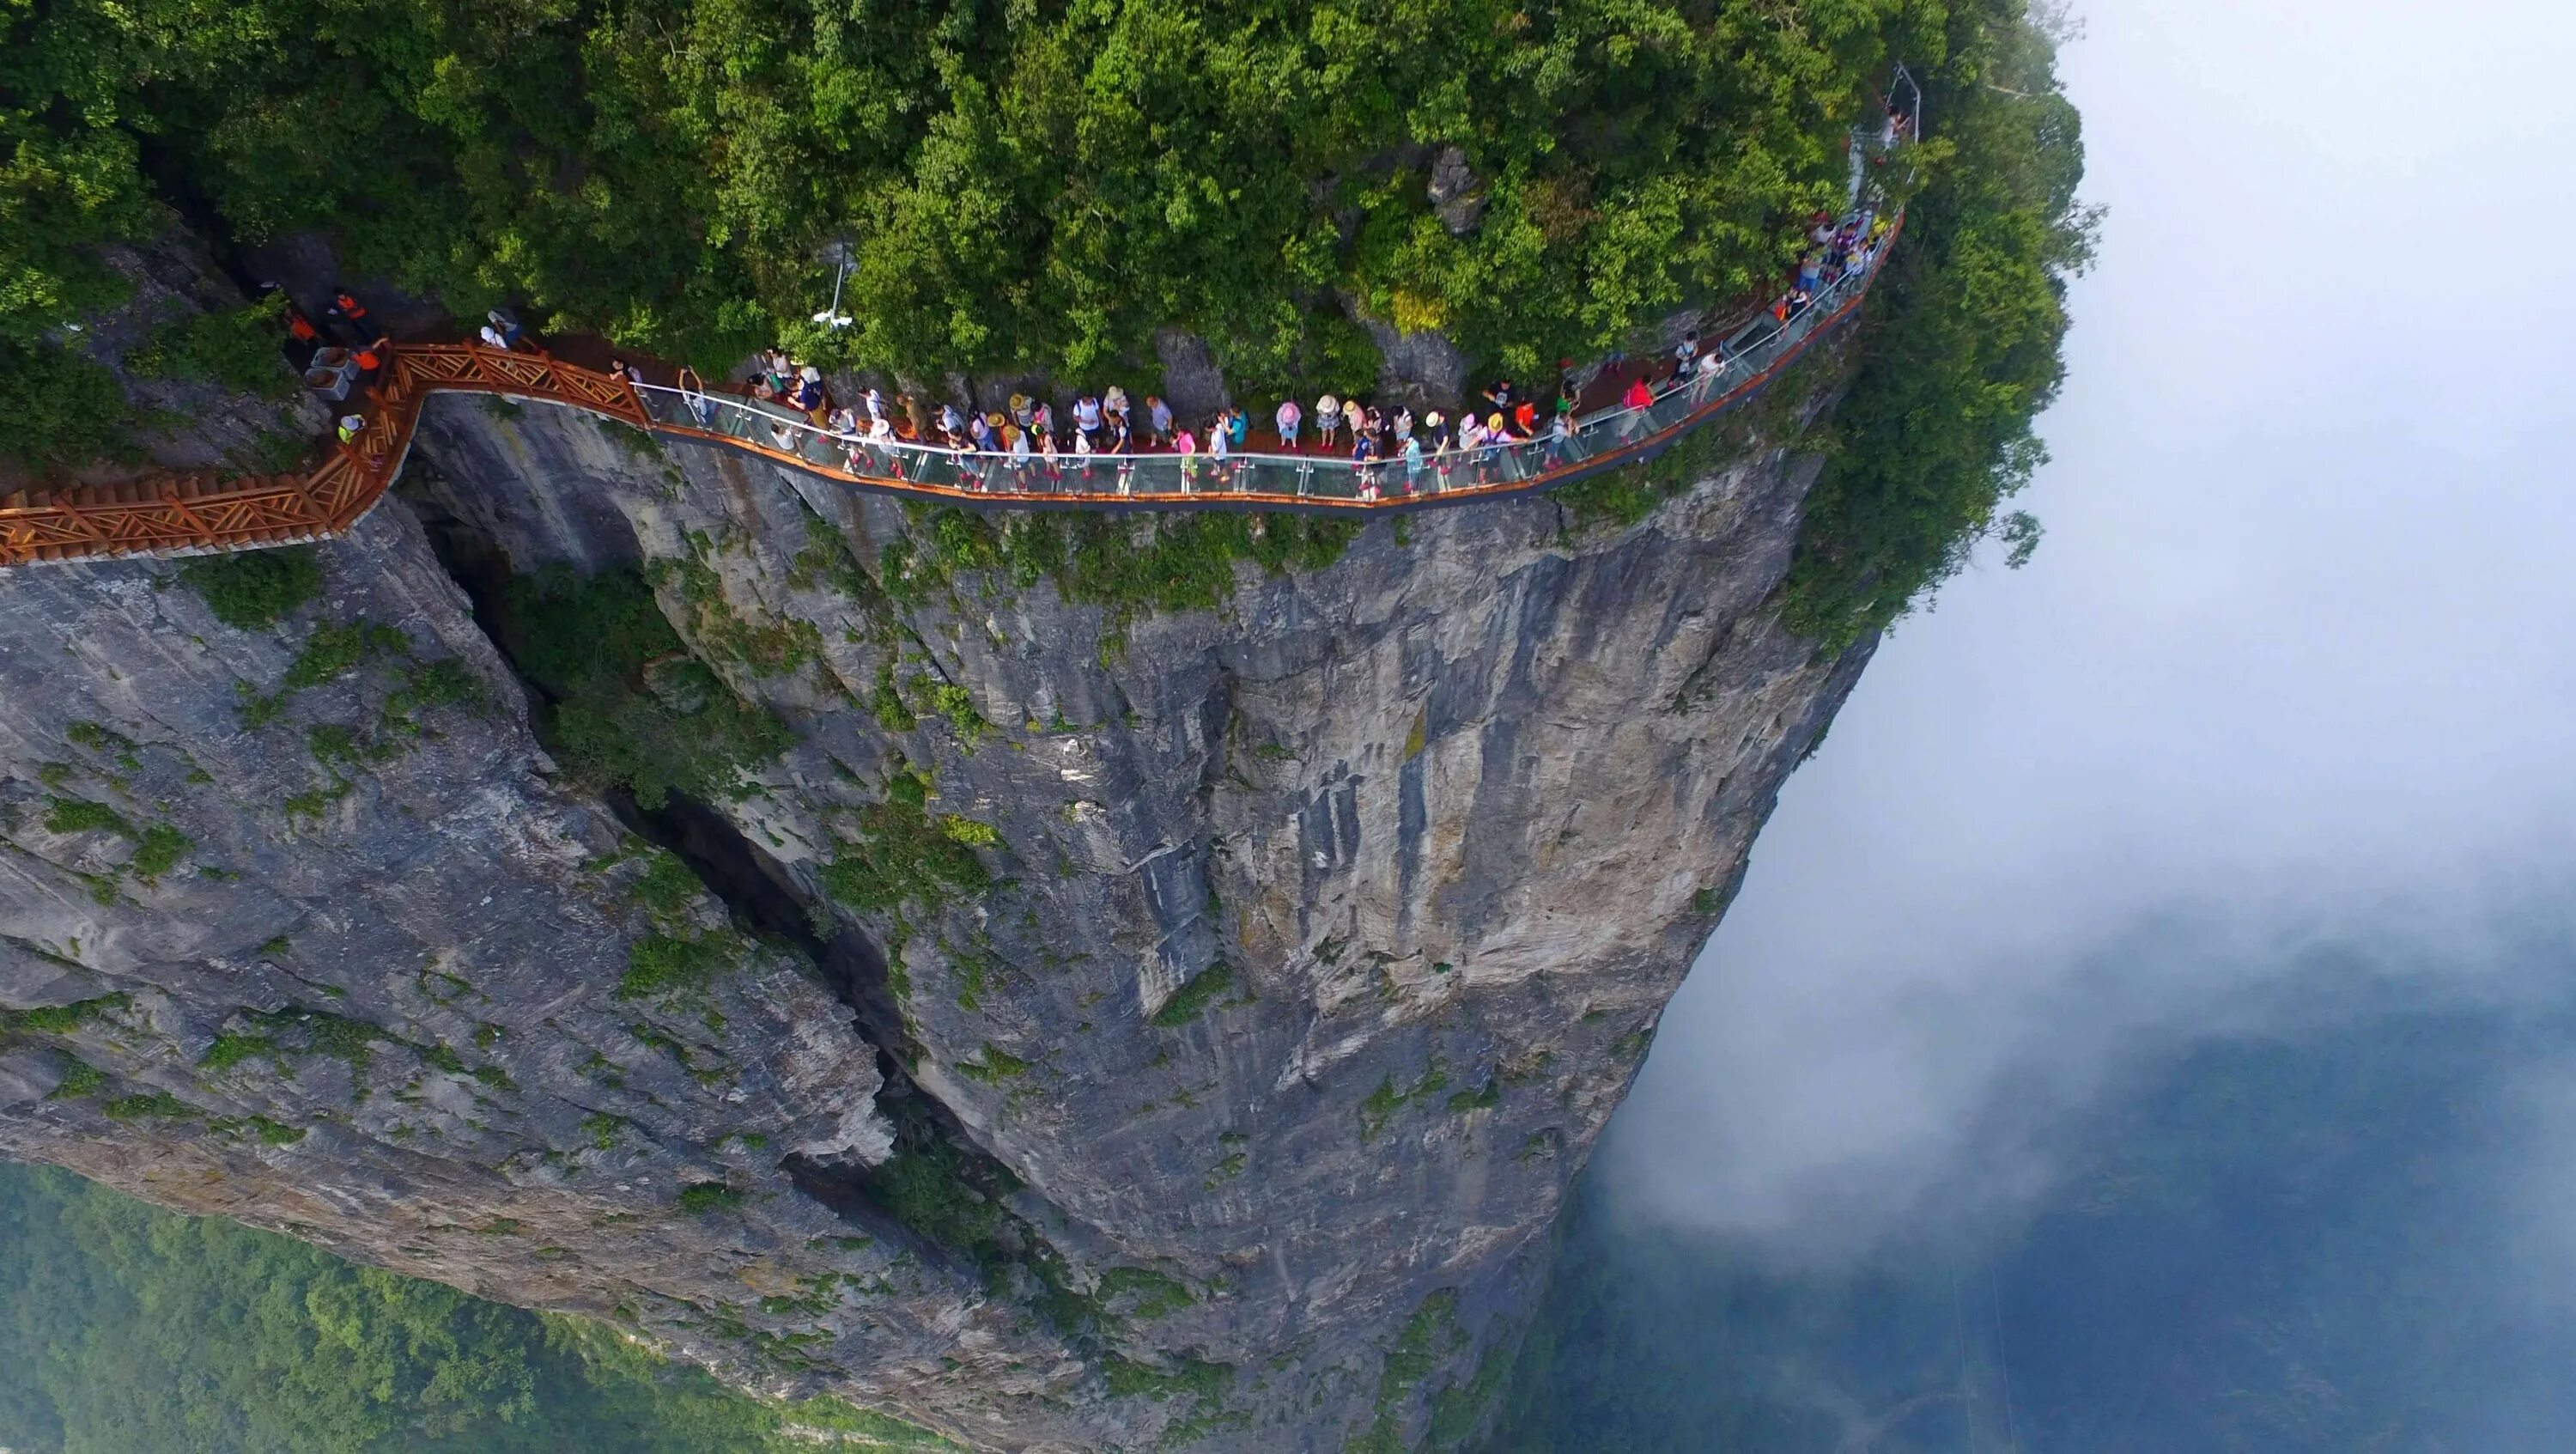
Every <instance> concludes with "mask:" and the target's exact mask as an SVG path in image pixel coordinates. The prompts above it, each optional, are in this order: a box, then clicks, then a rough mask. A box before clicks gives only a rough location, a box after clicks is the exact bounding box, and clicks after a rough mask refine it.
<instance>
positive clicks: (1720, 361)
mask: <svg viewBox="0 0 2576 1454" xmlns="http://www.w3.org/2000/svg"><path fill="white" fill-rule="evenodd" d="M1725 370H1726V357H1725V350H1724V349H1723V348H1712V349H1710V350H1709V351H1708V352H1706V353H1704V354H1701V355H1700V356H1699V366H1698V367H1697V368H1694V369H1693V370H1691V402H1692V403H1694V404H1705V403H1707V402H1708V391H1709V390H1710V388H1712V387H1713V386H1714V385H1715V384H1716V383H1717V376H1718V375H1719V374H1721V373H1723V372H1725Z"/></svg>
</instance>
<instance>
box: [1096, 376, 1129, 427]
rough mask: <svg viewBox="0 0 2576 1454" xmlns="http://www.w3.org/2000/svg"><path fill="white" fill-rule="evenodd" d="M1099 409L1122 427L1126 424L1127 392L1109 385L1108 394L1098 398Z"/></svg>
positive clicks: (1114, 385)
mask: <svg viewBox="0 0 2576 1454" xmlns="http://www.w3.org/2000/svg"><path fill="white" fill-rule="evenodd" d="M1100 407H1101V408H1102V409H1103V410H1104V411H1106V412H1107V413H1108V415H1109V417H1110V418H1112V419H1115V420H1117V421H1118V422H1119V423H1120V424H1121V425H1122V426H1123V425H1124V424H1126V422H1127V391H1126V390H1125V389H1122V388H1120V387H1118V386H1117V385H1116V384H1111V385H1110V386H1109V392H1107V393H1105V394H1103V395H1101V396H1100Z"/></svg>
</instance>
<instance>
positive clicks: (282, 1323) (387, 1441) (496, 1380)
mask: <svg viewBox="0 0 2576 1454" xmlns="http://www.w3.org/2000/svg"><path fill="white" fill-rule="evenodd" d="M0 1229H6V1231H7V1235H6V1236H0V1448H10V1449H15V1450H18V1451H20V1454H182V1451H185V1454H251V1451H255V1450H256V1451H270V1454H307V1451H310V1454H323V1451H329V1454H378V1451H382V1454H394V1451H401V1454H553V1451H561V1450H581V1451H585V1454H717V1451H723V1454H790V1451H795V1454H816V1451H827V1450H834V1449H837V1450H840V1451H843V1454H868V1451H875V1454H941V1451H945V1454H962V1451H960V1450H958V1448H957V1446H956V1445H953V1444H950V1443H948V1442H947V1441H945V1440H942V1439H940V1438H938V1437H936V1436H934V1435H932V1434H929V1433H927V1432H925V1431H923V1430H920V1429H916V1428H913V1427H912V1426H910V1425H908V1424H902V1423H898V1422H896V1421H895V1420H893V1419H890V1418H886V1417H884V1416H883V1415H879V1414H874V1413H870V1412H867V1411H865V1410H861V1409H856V1408H852V1407H850V1406H849V1405H847V1404H843V1403H840V1402H838V1401H836V1400H831V1399H817V1400H810V1401H808V1402H805V1403H801V1404H777V1403H770V1402H766V1401H763V1400H759V1399H754V1398H750V1397H748V1396H746V1395H743V1394H738V1393H735V1392H732V1391H730V1390H728V1389H726V1388H724V1387H723V1386H721V1385H719V1384H718V1383H717V1382H716V1381H715V1379H714V1378H712V1377H711V1376H709V1375H707V1374H705V1373H703V1372H700V1371H699V1370H697V1369H695V1368H689V1367H685V1366H682V1365H678V1364H667V1363H664V1362H662V1361H661V1360H660V1359H658V1358H656V1357H654V1356H653V1355H652V1354H650V1353H647V1352H645V1351H644V1350H642V1349H641V1348H638V1347H636V1346H634V1345H632V1344H629V1343H627V1342H626V1341H625V1340H623V1339H622V1338H620V1337H619V1336H618V1335H617V1334H616V1333H614V1332H612V1331H610V1330H608V1329H607V1328H605V1327H604V1326H601V1325H596V1324H591V1323H585V1322H581V1321H579V1320H576V1319H571V1318H561V1317H547V1316H541V1315H539V1314H536V1313H529V1312H522V1311H520V1310H519V1309H517V1308H507V1307H502V1306H501V1305H499V1304H497V1303H489V1302H484V1301H482V1300H481V1299H479V1298H473V1297H468V1296H466V1295H465V1294H464V1293H461V1292H458V1291H456V1290H455V1289H454V1288H450V1287H442V1286H440V1285H438V1284H436V1283H429V1282H420V1281H416V1280H414V1279H412V1278H408V1277H400V1276H396V1275H395V1274H393V1273H390V1272H384V1271H381V1270H378V1269H375V1268H367V1267H356V1266H352V1265H351V1264H349V1263H346V1262H342V1261H340V1260H339V1259H338V1258H336V1257H333V1256H331V1255H330V1254H328V1253H326V1252H323V1251H321V1250H319V1249H317V1248H313V1247H308V1246H305V1245H304V1244H303V1243H301V1242H293V1241H289V1240H288V1239H286V1238H284V1237H279V1236H274V1235H271V1234H269V1233H266V1232H253V1231H249V1230H247V1229H245V1228H242V1227H237V1226H235V1225H233V1224H232V1223H230V1222H227V1221H223V1220H221V1219H220V1218H215V1217H183V1216H179V1215H176V1214H174V1213H170V1212H165V1211H162V1210H160V1209H158V1208H156V1207H151V1206H147V1205H145V1204H143V1203H142V1202H138V1201H135V1200H133V1199H131V1198H129V1197H125V1196H122V1195H119V1194H118V1193H116V1192H112V1191H109V1190H107V1189H106V1188H104V1187H98V1186H93V1185H91V1184H89V1183H87V1182H84V1181H81V1180H80V1179H79V1178H77V1177H74V1176H71V1175H69V1174H67V1173H65V1172H61V1171H56V1170H53V1169H51V1168H40V1167H26V1166H12V1165H8V1164H6V1163H0Z"/></svg>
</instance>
